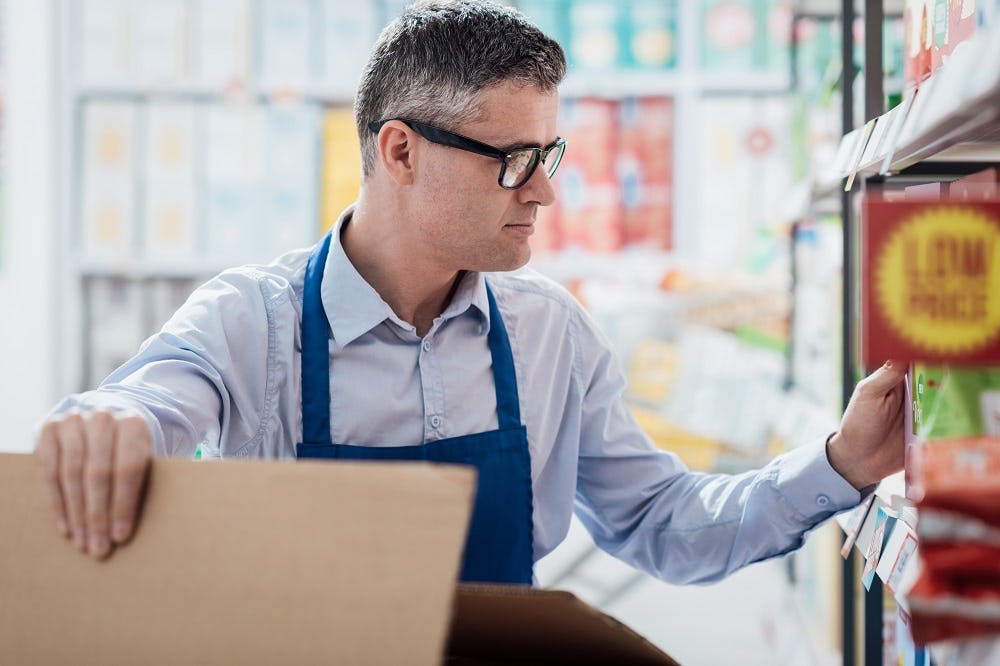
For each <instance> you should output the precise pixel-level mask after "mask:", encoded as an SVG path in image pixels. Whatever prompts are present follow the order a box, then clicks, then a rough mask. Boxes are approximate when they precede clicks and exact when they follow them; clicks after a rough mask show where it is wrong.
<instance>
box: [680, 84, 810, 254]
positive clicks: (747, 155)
mask: <svg viewBox="0 0 1000 666" xmlns="http://www.w3.org/2000/svg"><path fill="white" fill-rule="evenodd" d="M698 117H699V126H700V136H699V141H700V145H702V146H703V147H704V148H703V150H702V151H701V153H700V154H699V155H698V164H697V169H698V183H699V192H698V193H697V196H698V210H699V214H700V217H701V219H704V220H711V224H701V225H698V228H697V231H696V233H697V236H698V242H697V247H698V250H697V251H698V256H699V259H700V260H701V261H702V262H703V263H704V264H705V265H708V266H711V267H718V268H721V267H725V266H732V265H734V264H739V263H740V262H741V261H745V260H747V259H748V252H747V251H748V249H749V248H752V247H753V246H754V241H755V240H757V239H758V238H759V234H760V233H761V232H762V231H764V230H765V229H767V228H768V227H769V226H771V225H774V224H775V223H777V222H778V221H779V220H781V219H783V218H782V207H783V206H784V204H785V202H786V200H787V196H786V195H787V193H788V192H789V191H790V190H791V189H792V176H791V168H792V158H791V140H790V139H789V137H788V132H787V127H788V124H789V123H790V122H791V105H790V102H789V101H788V99H787V98H786V97H783V96H779V97H762V98H754V99H747V98H742V97H740V98H735V97H732V96H709V97H705V98H703V99H702V100H700V102H699V106H698Z"/></svg>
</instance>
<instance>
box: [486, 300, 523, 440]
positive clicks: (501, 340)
mask: <svg viewBox="0 0 1000 666" xmlns="http://www.w3.org/2000/svg"><path fill="white" fill-rule="evenodd" d="M486 296H487V298H488V299H489V302H490V332H489V335H488V336H487V339H488V341H489V344H490V355H491V356H492V357H493V387H494V389H495V390H496V394H497V425H498V426H499V428H500V429H501V430H508V429H512V428H520V427H521V407H520V402H519V401H518V399H517V374H516V373H515V372H514V354H513V352H511V348H510V338H508V337H507V328H506V327H505V326H504V324H503V318H502V317H501V316H500V310H499V309H497V301H496V299H495V298H494V297H493V292H492V291H491V290H490V286H489V285H488V284H487V285H486Z"/></svg>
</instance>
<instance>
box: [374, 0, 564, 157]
mask: <svg viewBox="0 0 1000 666" xmlns="http://www.w3.org/2000/svg"><path fill="white" fill-rule="evenodd" d="M565 73H566V56H565V54H564V53H563V50H562V47H560V46H559V44H558V42H556V41H555V40H553V39H552V38H550V37H548V36H546V35H545V34H544V33H542V31H541V30H539V29H538V28H537V27H535V26H534V25H533V24H532V23H531V22H530V21H529V20H528V18H527V17H525V16H524V15H523V14H521V13H520V12H518V11H517V10H515V9H512V8H511V7H506V6H504V5H500V4H497V3H494V2H482V1H480V2H477V1H475V0H429V1H424V2H418V3H417V4H415V5H413V6H411V7H409V8H407V9H406V10H405V11H404V12H403V13H402V14H401V15H400V16H399V17H398V18H396V19H395V20H394V21H392V22H391V23H390V24H389V25H387V26H386V27H385V29H384V30H383V31H382V34H381V35H379V38H378V41H376V43H375V46H374V48H373V50H372V54H371V56H370V57H369V59H368V64H367V65H366V66H365V71H364V73H363V74H362V77H361V83H360V84H359V86H358V94H357V98H356V99H355V102H354V119H355V122H356V123H357V128H358V137H359V139H360V140H361V172H362V175H363V176H365V177H367V176H369V175H370V174H371V172H372V169H373V168H374V165H375V159H376V152H377V148H376V144H375V134H374V133H372V132H371V131H370V130H369V129H368V124H369V123H370V122H372V121H376V120H383V119H386V118H400V117H405V118H410V119H413V120H419V121H421V122H424V123H427V124H430V125H438V126H441V127H444V128H446V129H452V128H454V127H455V126H457V125H459V124H461V123H464V122H468V121H470V120H472V119H474V118H475V117H476V115H477V113H478V112H479V108H478V106H477V104H476V95H477V93H479V92H480V91H481V90H483V89H485V88H488V87H490V86H494V85H498V84H501V83H504V82H507V81H513V82H516V83H519V84H522V85H526V86H537V87H538V88H539V89H540V90H541V91H543V92H546V93H548V92H552V91H554V90H555V89H556V87H557V86H558V85H559V82H560V81H561V80H562V78H563V76H564V75H565Z"/></svg>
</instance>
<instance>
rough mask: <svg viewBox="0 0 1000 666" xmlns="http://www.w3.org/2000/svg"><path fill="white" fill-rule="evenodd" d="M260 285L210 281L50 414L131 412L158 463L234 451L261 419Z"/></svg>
mask: <svg viewBox="0 0 1000 666" xmlns="http://www.w3.org/2000/svg"><path fill="white" fill-rule="evenodd" d="M264 286H265V285H264V284H263V281H262V280H261V279H259V278H258V276H255V275H253V274H252V273H250V272H248V271H245V270H244V271H227V272H225V273H223V274H221V275H219V276H218V277H216V278H214V279H212V280H211V281H209V282H208V283H206V284H205V285H203V286H201V287H200V288H198V289H197V290H196V291H195V292H194V293H193V294H192V295H191V297H190V298H189V299H188V300H187V302H186V303H185V304H184V305H183V306H182V307H181V308H180V309H179V310H178V311H177V313H176V314H174V316H173V317H171V319H170V321H168V322H167V323H166V324H165V325H164V327H163V329H162V330H161V331H160V332H159V333H157V334H155V335H153V336H152V337H150V338H149V339H148V340H146V341H145V342H144V343H143V344H142V346H141V348H140V349H139V351H138V353H137V354H136V355H135V356H134V357H132V358H131V359H130V360H128V361H127V362H126V363H125V364H124V365H122V366H121V367H119V368H118V369H116V370H115V371H114V372H112V373H111V374H110V375H109V376H108V377H107V378H106V379H105V380H104V381H103V382H102V383H101V385H100V386H99V387H98V388H97V389H95V390H92V391H87V392H84V393H79V394H75V395H71V396H69V397H67V398H66V399H64V400H63V401H62V402H61V403H59V404H58V405H57V406H56V407H55V408H54V409H53V411H52V414H60V413H64V412H67V411H69V410H71V409H80V410H83V411H89V410H93V409H99V408H103V409H109V410H112V411H135V412H138V413H139V414H141V415H142V416H143V418H144V419H145V420H146V422H147V424H148V425H149V428H150V431H151V433H152V438H153V453H154V455H158V456H184V457H189V456H192V455H193V454H194V453H195V450H196V449H197V448H198V447H199V446H201V447H202V448H203V449H204V451H205V453H206V455H207V456H208V457H217V456H218V455H221V453H220V452H221V450H222V449H223V448H226V449H234V448H238V447H239V446H240V444H241V442H242V441H249V440H251V439H252V438H253V437H254V435H255V433H256V431H257V430H258V429H259V427H260V418H261V415H262V414H264V413H265V410H264V409H263V407H264V403H265V397H266V396H265V393H266V392H265V387H266V385H267V382H268V364H269V359H270V357H271V356H273V350H272V349H269V346H270V345H271V344H273V342H274V335H273V334H272V335H269V325H270V322H271V320H272V319H273V316H274V313H273V306H274V302H273V301H274V298H273V296H272V297H271V298H268V294H267V293H266V291H265V289H264ZM223 439H229V440H233V441H228V442H227V441H223Z"/></svg>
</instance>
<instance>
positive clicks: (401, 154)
mask: <svg viewBox="0 0 1000 666" xmlns="http://www.w3.org/2000/svg"><path fill="white" fill-rule="evenodd" d="M415 139H416V134H415V133H414V132H413V130H412V129H410V128H409V127H407V126H406V124H404V123H403V122H402V121H399V120H390V121H389V122H387V123H386V124H385V125H383V126H382V129H381V130H379V133H378V138H377V139H376V140H375V145H376V146H377V147H378V158H379V161H380V162H381V163H382V167H383V168H384V169H385V170H386V172H387V173H388V174H389V177H391V178H392V179H393V180H394V181H396V183H397V184H399V185H412V184H413V180H414V177H413V166H414V161H415V159H414V158H415V155H414V149H415V147H416V141H415Z"/></svg>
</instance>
